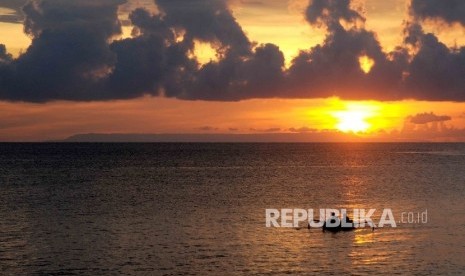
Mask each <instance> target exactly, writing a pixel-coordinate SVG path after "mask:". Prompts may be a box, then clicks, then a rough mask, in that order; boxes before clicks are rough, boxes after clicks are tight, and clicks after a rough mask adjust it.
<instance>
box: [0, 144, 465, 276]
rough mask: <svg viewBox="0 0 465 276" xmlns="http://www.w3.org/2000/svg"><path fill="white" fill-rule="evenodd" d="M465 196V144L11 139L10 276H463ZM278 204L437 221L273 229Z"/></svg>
mask: <svg viewBox="0 0 465 276" xmlns="http://www.w3.org/2000/svg"><path fill="white" fill-rule="evenodd" d="M464 199H465V144H422V143H390V144H376V143H373V144H370V143H369V144H363V143H359V144H350V143H348V144H169V143H168V144H53V143H50V144H0V269H1V271H2V274H6V275H28V274H29V275H31V274H32V275H35V274H36V275H77V274H79V275H115V274H126V275H254V274H256V275H281V274H292V275H299V274H300V275H309V274H323V275H324V274H328V275H340V274H347V275H373V274H375V273H381V274H388V275H395V274H399V275H439V274H462V273H464V272H465V201H464ZM267 208H275V209H283V208H304V209H309V208H313V209H318V208H347V209H349V210H350V209H352V208H366V209H370V208H376V209H377V210H382V209H383V208H391V209H392V210H393V214H394V216H395V218H396V221H400V219H401V213H402V212H424V211H425V210H427V212H428V221H427V223H412V224H408V223H398V225H397V226H398V227H396V228H393V227H386V228H377V229H376V230H375V231H371V230H370V229H368V228H367V229H359V230H356V231H351V232H344V233H327V232H325V233H323V232H322V231H321V230H319V229H310V230H309V229H307V228H306V227H305V225H303V226H302V227H300V228H267V227H265V210H266V209H267ZM380 215H381V213H380V211H377V213H376V214H375V218H376V217H379V216H380Z"/></svg>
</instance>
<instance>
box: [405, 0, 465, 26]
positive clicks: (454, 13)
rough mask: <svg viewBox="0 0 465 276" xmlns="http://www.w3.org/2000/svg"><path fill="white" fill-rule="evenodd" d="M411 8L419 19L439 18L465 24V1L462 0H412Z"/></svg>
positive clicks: (448, 21)
mask: <svg viewBox="0 0 465 276" xmlns="http://www.w3.org/2000/svg"><path fill="white" fill-rule="evenodd" d="M411 10H412V11H413V13H414V15H415V16H416V17H418V18H419V19H439V20H443V21H445V22H447V23H460V24H462V25H464V26H465V2H464V1H462V0H447V1H444V0H412V2H411Z"/></svg>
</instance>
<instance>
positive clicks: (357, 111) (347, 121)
mask: <svg viewBox="0 0 465 276" xmlns="http://www.w3.org/2000/svg"><path fill="white" fill-rule="evenodd" d="M333 116H334V117H335V118H336V119H337V124H336V128H337V129H338V130H340V131H343V132H364V131H367V130H368V129H369V128H370V127H371V124H370V123H369V122H368V119H370V118H372V117H373V116H374V106H369V105H361V104H348V105H347V106H346V109H345V110H342V111H336V112H333Z"/></svg>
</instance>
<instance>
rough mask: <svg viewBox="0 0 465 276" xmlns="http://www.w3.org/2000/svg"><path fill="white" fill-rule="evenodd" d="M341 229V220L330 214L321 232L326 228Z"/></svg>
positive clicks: (334, 214) (332, 213)
mask: <svg viewBox="0 0 465 276" xmlns="http://www.w3.org/2000/svg"><path fill="white" fill-rule="evenodd" d="M339 227H341V220H340V219H339V218H338V217H337V216H336V213H334V212H331V216H330V217H329V218H328V219H327V220H326V221H325V223H324V224H323V231H324V230H325V229H328V228H332V229H335V228H339Z"/></svg>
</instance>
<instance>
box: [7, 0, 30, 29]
mask: <svg viewBox="0 0 465 276" xmlns="http://www.w3.org/2000/svg"><path fill="white" fill-rule="evenodd" d="M26 2H27V0H2V1H0V8H8V9H10V10H12V11H13V12H12V13H7V14H1V13H0V22H9V23H20V22H22V20H23V19H24V17H23V13H22V12H21V8H22V6H24V4H26Z"/></svg>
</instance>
